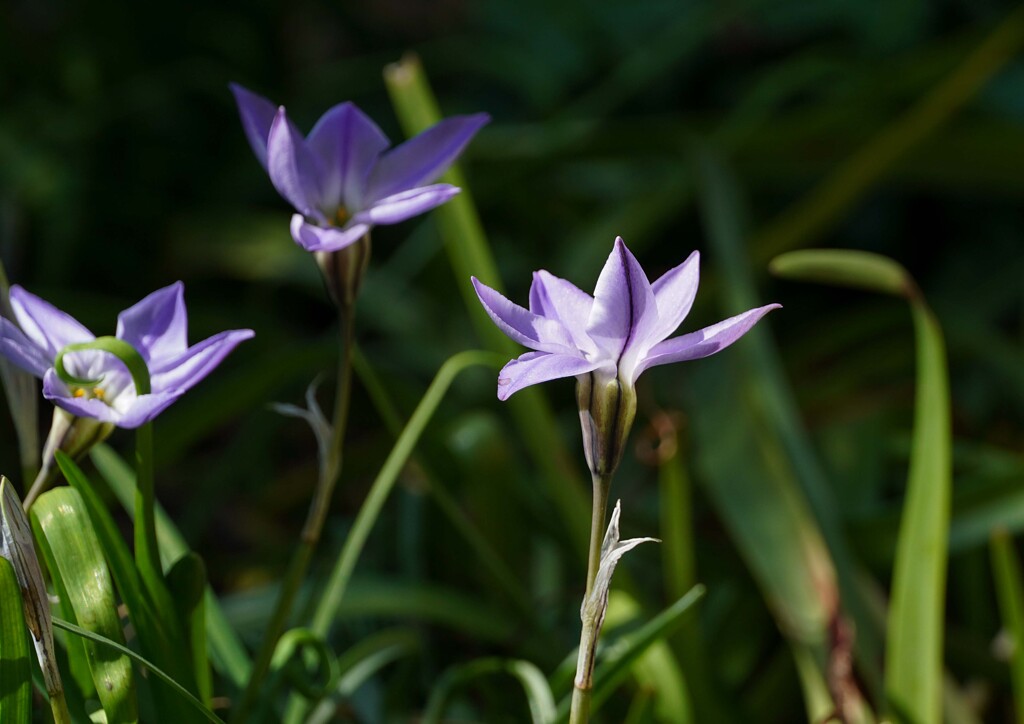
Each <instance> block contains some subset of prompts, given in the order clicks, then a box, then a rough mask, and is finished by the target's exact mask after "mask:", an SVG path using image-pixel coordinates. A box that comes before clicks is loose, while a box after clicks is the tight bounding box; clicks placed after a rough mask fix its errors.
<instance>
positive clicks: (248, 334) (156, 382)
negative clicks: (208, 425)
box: [150, 329, 253, 395]
mask: <svg viewBox="0 0 1024 724" xmlns="http://www.w3.org/2000/svg"><path fill="white" fill-rule="evenodd" d="M252 336H253V331H252V330H251V329H231V330H228V331H227V332H221V333H220V334H215V335H214V336H212V337H209V338H207V339H204V340H203V341H202V342H199V343H198V344H195V345H192V346H191V347H189V348H188V349H187V350H185V351H184V352H183V353H182V354H180V355H177V356H176V357H171V358H167V359H162V360H159V361H158V362H157V364H156V365H154V366H153V368H152V369H151V370H150V375H151V382H152V389H153V392H154V393H165V392H166V393H175V394H179V395H180V394H181V393H183V392H185V391H186V390H188V389H190V388H191V387H193V386H194V385H195V384H196V383H198V382H199V381H200V380H202V379H203V378H204V377H206V376H207V375H208V374H210V372H212V371H213V369H214V368H215V367H216V366H217V365H219V364H220V363H221V362H222V361H223V360H224V358H225V357H227V356H228V354H229V353H230V352H231V350H233V349H234V348H235V347H236V346H237V345H238V344H239V343H240V342H244V341H245V340H247V339H251V338H252Z"/></svg>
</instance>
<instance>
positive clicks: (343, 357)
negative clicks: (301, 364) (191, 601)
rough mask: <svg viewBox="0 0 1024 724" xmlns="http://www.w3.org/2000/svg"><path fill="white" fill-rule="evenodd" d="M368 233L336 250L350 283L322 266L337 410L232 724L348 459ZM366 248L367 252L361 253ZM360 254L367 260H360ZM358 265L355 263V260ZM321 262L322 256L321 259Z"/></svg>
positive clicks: (259, 673) (247, 705)
mask: <svg viewBox="0 0 1024 724" xmlns="http://www.w3.org/2000/svg"><path fill="white" fill-rule="evenodd" d="M369 245H370V240H369V237H368V236H367V238H365V239H364V240H363V241H360V242H359V243H358V244H353V245H351V246H349V247H346V248H345V249H342V250H341V251H340V252H334V254H345V255H347V256H348V257H349V258H348V259H343V260H340V264H341V266H340V267H339V268H342V269H347V270H349V272H352V271H354V270H356V269H358V273H356V274H354V275H353V274H349V275H347V276H345V277H344V278H345V279H347V281H348V283H347V284H345V285H344V286H337V287H336V286H334V282H335V281H336V280H338V279H341V278H342V277H336V278H335V279H332V278H331V277H330V276H329V275H328V274H327V270H326V269H325V268H324V266H323V265H322V264H321V269H322V270H324V274H325V278H326V279H327V285H328V289H329V290H331V294H332V297H333V298H334V301H335V303H336V304H337V308H338V320H339V324H340V330H339V331H340V340H341V350H340V355H339V361H338V382H337V391H336V393H335V398H334V414H333V421H332V424H331V436H330V444H329V445H327V446H326V450H325V451H324V454H323V455H322V456H321V460H320V471H319V475H318V477H317V485H316V490H315V491H314V493H313V500H312V502H311V503H310V506H309V512H308V513H307V514H306V522H305V524H304V525H303V527H302V533H301V537H300V541H299V545H298V547H297V548H296V550H295V553H294V554H293V555H292V559H291V561H290V562H289V564H288V569H287V571H286V572H285V577H284V580H283V582H282V584H281V591H280V593H279V594H278V598H277V602H276V604H275V605H274V611H273V613H272V614H271V616H270V620H269V621H268V623H267V627H266V635H265V636H264V639H263V643H262V644H261V648H260V651H259V653H258V654H257V656H256V659H255V660H254V662H253V667H252V671H251V672H250V675H249V683H248V685H247V686H246V689H245V692H244V693H243V695H242V699H241V701H240V702H239V704H238V707H237V708H236V709H235V711H234V712H233V713H232V716H231V722H233V723H235V722H239V723H240V722H245V721H248V717H249V715H250V713H251V712H252V710H253V707H254V706H255V704H256V699H257V696H258V694H259V692H260V690H261V686H262V684H263V681H264V680H265V679H266V676H267V673H268V672H269V671H270V665H271V663H272V661H273V658H274V651H275V649H276V648H277V642H278V641H279V640H280V638H281V635H282V634H283V633H284V629H285V626H286V624H287V623H288V617H289V615H290V614H291V610H292V605H293V604H294V603H295V598H296V596H297V595H298V592H299V589H300V588H301V586H302V581H303V580H304V579H305V577H306V572H307V571H308V570H309V564H310V561H311V560H312V559H313V553H314V552H315V551H316V547H317V545H318V544H319V542H320V537H321V535H322V534H323V528H324V522H325V521H326V519H327V513H328V512H329V511H330V507H331V498H332V496H333V494H334V488H335V485H336V484H337V482H338V477H339V476H340V475H341V467H342V461H343V452H342V448H343V445H344V440H345V428H346V423H347V421H348V411H349V400H350V398H351V387H352V344H353V339H354V330H353V327H354V321H355V320H354V317H355V305H354V301H355V294H356V290H357V289H358V286H359V281H360V279H361V277H362V271H363V270H365V268H366V263H367V261H368V257H369ZM360 249H362V250H363V251H360ZM360 256H365V257H366V258H362V259H360V258H359V257H360ZM353 261H354V262H355V264H352V262H353ZM318 262H319V259H318Z"/></svg>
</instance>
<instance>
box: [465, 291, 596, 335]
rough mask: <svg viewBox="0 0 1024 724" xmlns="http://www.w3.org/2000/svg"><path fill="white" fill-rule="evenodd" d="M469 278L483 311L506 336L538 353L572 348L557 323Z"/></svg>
mask: <svg viewBox="0 0 1024 724" xmlns="http://www.w3.org/2000/svg"><path fill="white" fill-rule="evenodd" d="M472 281H473V288H474V289H476V295H477V297H479V298H480V303H481V304H483V305H484V310H485V311H486V312H487V314H488V316H490V318H491V319H492V320H493V321H494V323H495V324H496V325H498V329H500V330H501V331H502V332H504V333H505V334H506V335H508V337H509V338H510V339H512V340H514V341H516V342H518V343H519V344H521V345H523V346H524V347H529V348H530V349H535V350H537V351H539V352H557V353H565V352H574V351H575V350H576V347H575V345H574V344H573V341H572V336H570V334H569V332H568V330H566V328H565V327H563V326H562V323H561V322H559V321H557V320H555V319H547V318H545V317H540V316H538V315H536V314H533V313H532V312H530V311H528V310H526V309H523V308H522V307H520V306H519V305H518V304H515V303H514V302H510V301H509V300H508V299H506V298H505V297H503V296H502V295H501V294H499V293H498V292H496V291H495V290H493V289H491V288H490V287H489V286H487V285H486V284H484V283H482V282H481V281H480V280H479V279H477V278H476V277H472Z"/></svg>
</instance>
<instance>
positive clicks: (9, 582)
mask: <svg viewBox="0 0 1024 724" xmlns="http://www.w3.org/2000/svg"><path fill="white" fill-rule="evenodd" d="M27 631H28V627H27V626H26V625H25V612H24V610H23V608H22V603H21V587H20V586H19V585H18V578H17V576H15V575H14V567H13V566H12V565H11V562H10V561H8V560H7V559H6V558H2V557H0V721H2V722H10V724H28V722H30V721H31V720H32V666H31V664H30V661H29V648H28V634H27Z"/></svg>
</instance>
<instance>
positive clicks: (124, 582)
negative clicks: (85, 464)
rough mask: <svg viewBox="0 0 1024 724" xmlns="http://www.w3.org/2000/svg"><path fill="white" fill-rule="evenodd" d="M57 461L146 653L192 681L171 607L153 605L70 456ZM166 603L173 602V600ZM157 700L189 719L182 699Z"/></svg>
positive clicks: (162, 692) (162, 693) (159, 692)
mask: <svg viewBox="0 0 1024 724" xmlns="http://www.w3.org/2000/svg"><path fill="white" fill-rule="evenodd" d="M56 458H57V464H58V465H59V466H60V469H61V472H62V473H63V474H64V477H65V479H66V480H67V481H68V483H69V484H70V485H71V487H72V488H73V489H74V490H76V491H77V492H78V494H79V495H80V496H81V500H82V503H83V505H84V506H85V510H86V511H87V512H88V514H89V519H90V520H91V521H92V526H93V530H94V531H95V533H96V537H97V539H98V540H99V544H100V547H101V548H102V550H103V555H104V556H105V557H106V560H107V565H108V566H109V569H110V573H111V575H112V577H113V579H114V583H115V585H116V586H117V589H118V591H119V592H120V593H121V599H122V601H123V602H124V604H125V606H126V607H127V608H128V614H129V618H130V619H131V622H132V625H133V626H134V628H135V632H136V634H137V635H138V637H139V643H140V644H141V646H142V649H143V651H144V652H145V654H146V655H147V656H148V657H149V658H151V659H152V660H154V661H156V662H158V663H159V664H160V665H161V666H162V667H164V668H165V669H167V670H169V671H170V672H171V673H172V674H173V675H174V676H176V677H178V678H179V679H180V680H182V681H189V680H190V679H191V676H192V660H191V658H190V657H189V655H188V650H187V647H185V646H183V645H182V642H183V641H185V640H186V639H185V638H184V634H183V628H182V627H181V626H179V625H178V617H177V616H176V615H175V609H174V605H173V603H168V604H165V605H166V608H160V607H158V606H157V605H156V604H155V603H154V602H153V599H152V598H151V596H150V591H149V590H148V589H147V588H146V587H145V586H144V585H143V582H142V576H141V575H140V573H139V570H138V568H136V565H135V559H134V557H133V556H132V554H131V552H130V551H129V549H128V545H127V543H125V541H124V539H123V538H122V537H121V532H120V530H119V529H118V527H117V524H116V523H115V522H114V519H113V517H112V516H111V515H110V511H108V510H107V508H106V506H105V505H104V504H103V502H102V501H101V500H100V498H99V495H98V494H97V493H96V490H95V488H94V487H93V485H92V482H91V481H90V480H89V478H88V477H87V476H86V475H85V473H83V472H82V469H81V468H80V467H78V465H77V463H75V462H74V461H73V460H71V458H69V457H68V456H67V455H64V454H63V453H61V452H57V454H56ZM168 600H171V599H170V597H169V595H168ZM153 694H154V696H155V698H156V699H157V706H158V707H159V709H160V710H161V712H162V713H163V714H164V715H165V716H167V717H168V718H169V719H171V720H174V719H175V718H179V719H180V718H181V717H182V716H185V715H186V713H185V710H184V709H183V705H182V704H181V703H180V702H179V700H178V698H177V697H174V696H171V695H170V692H168V691H167V690H166V689H165V688H164V687H162V686H159V685H157V686H154V687H153Z"/></svg>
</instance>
